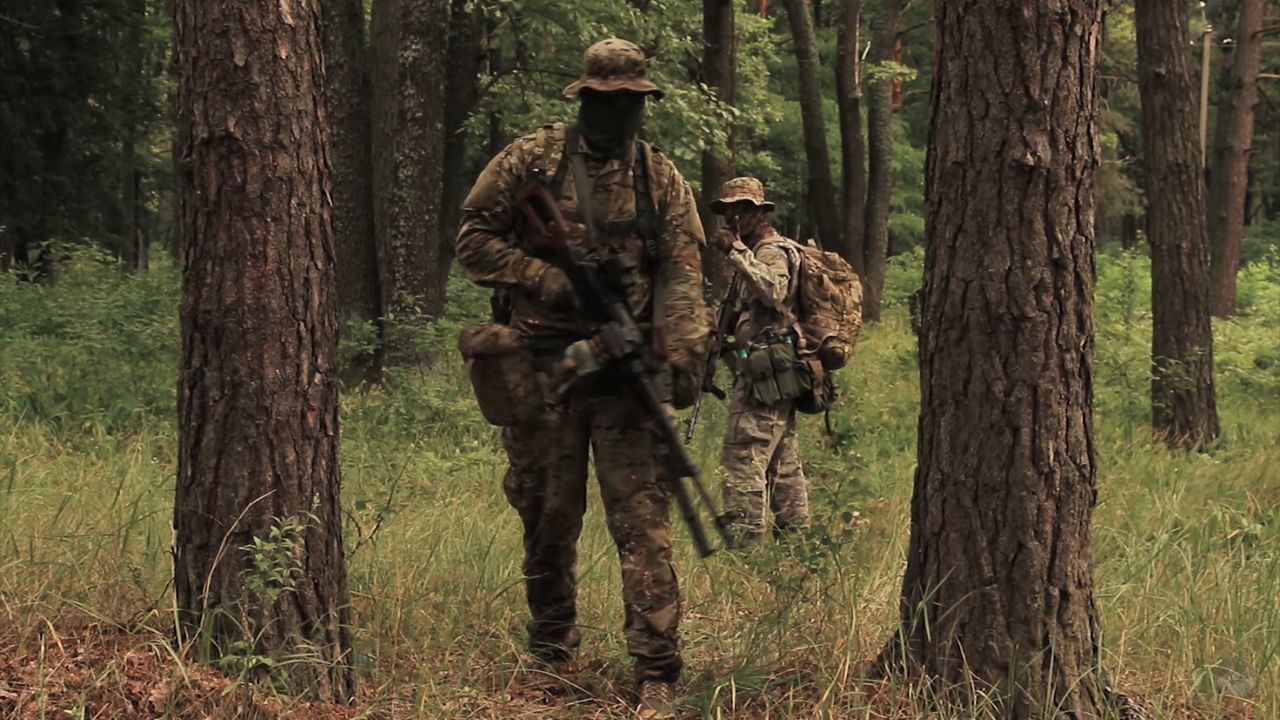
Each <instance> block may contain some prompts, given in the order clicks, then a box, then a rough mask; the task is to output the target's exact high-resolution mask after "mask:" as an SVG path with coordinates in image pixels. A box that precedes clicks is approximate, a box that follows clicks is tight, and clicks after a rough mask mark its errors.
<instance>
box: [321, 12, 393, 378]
mask: <svg viewBox="0 0 1280 720" xmlns="http://www.w3.org/2000/svg"><path fill="white" fill-rule="evenodd" d="M320 9H321V13H322V15H323V18H322V19H323V21H324V24H323V34H322V35H321V41H322V43H323V48H324V59H325V107H326V109H327V111H328V116H329V124H330V127H331V128H332V133H331V140H330V157H331V159H332V163H333V234H334V243H335V245H336V247H337V251H338V313H339V316H340V317H341V318H342V319H343V321H344V322H374V321H377V320H378V318H380V317H381V316H382V299H381V289H380V288H379V283H378V257H377V251H376V247H375V244H374V235H373V164H372V157H371V156H372V153H373V140H372V134H371V122H372V119H371V118H372V115H371V113H370V112H369V104H370V99H371V90H370V85H369V68H368V64H369V63H368V58H369V55H368V49H367V47H366V44H365V28H364V24H365V21H364V3H363V0H322V2H321V3H320ZM369 362H370V365H371V367H370V369H371V370H372V371H373V372H374V374H375V375H376V368H377V366H378V365H379V364H380V360H379V358H377V357H372V358H369Z"/></svg>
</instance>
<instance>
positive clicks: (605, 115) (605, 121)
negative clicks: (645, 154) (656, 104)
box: [578, 92, 644, 158]
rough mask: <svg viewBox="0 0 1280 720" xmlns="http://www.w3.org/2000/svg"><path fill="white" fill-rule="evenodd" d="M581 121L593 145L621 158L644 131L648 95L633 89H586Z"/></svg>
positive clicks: (580, 108) (584, 132)
mask: <svg viewBox="0 0 1280 720" xmlns="http://www.w3.org/2000/svg"><path fill="white" fill-rule="evenodd" d="M581 97H582V104H581V105H579V107H578V124H579V125H580V126H581V127H582V135H583V137H585V138H586V139H587V142H588V143H590V144H591V147H592V148H593V149H594V150H595V151H596V152H599V153H601V154H603V155H605V156H606V157H610V158H620V157H623V156H625V155H626V154H627V148H628V147H629V146H630V145H631V141H632V140H634V139H635V137H636V133H638V132H640V122H641V121H642V120H643V119H644V95H641V94H640V93H633V92H613V93H600V92H583V93H582V96H581Z"/></svg>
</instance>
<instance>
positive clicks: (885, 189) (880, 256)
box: [862, 0, 902, 322]
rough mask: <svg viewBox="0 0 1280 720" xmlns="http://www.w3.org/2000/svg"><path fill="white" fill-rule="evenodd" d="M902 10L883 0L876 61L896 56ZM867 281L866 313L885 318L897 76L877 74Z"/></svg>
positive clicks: (871, 105)
mask: <svg viewBox="0 0 1280 720" xmlns="http://www.w3.org/2000/svg"><path fill="white" fill-rule="evenodd" d="M901 15H902V1H901V0H884V2H883V5H882V6H881V8H880V16H879V17H878V18H877V20H876V29H875V37H874V38H873V39H872V41H871V43H872V57H873V58H874V59H875V61H876V62H877V63H883V62H888V61H891V60H893V52H894V45H895V43H896V42H897V38H898V23H899V20H900V19H901ZM867 85H868V91H867V146H868V154H867V157H868V159H869V161H870V162H869V166H870V169H869V171H868V173H867V222H866V260H865V261H864V265H865V267H866V282H865V283H863V286H862V319H863V320H864V321H866V322H876V321H878V320H879V319H880V304H881V297H882V296H883V295H884V274H885V262H886V259H887V258H888V256H889V207H890V201H891V200H892V198H893V82H892V81H891V80H889V79H888V78H884V77H881V78H877V79H875V80H872V81H870V82H868V83H867Z"/></svg>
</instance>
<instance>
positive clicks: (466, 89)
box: [434, 0, 485, 298]
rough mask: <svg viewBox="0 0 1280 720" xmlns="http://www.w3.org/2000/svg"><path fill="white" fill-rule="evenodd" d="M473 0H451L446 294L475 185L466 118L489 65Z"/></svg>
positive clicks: (441, 265) (442, 280)
mask: <svg viewBox="0 0 1280 720" xmlns="http://www.w3.org/2000/svg"><path fill="white" fill-rule="evenodd" d="M470 5H471V3H470V2H468V0H451V3H450V10H449V50H448V58H449V63H448V67H447V68H446V71H445V95H444V98H445V100H444V106H445V110H444V113H445V115H444V134H445V143H444V160H443V162H444V168H443V178H442V180H441V182H442V190H441V196H440V214H441V220H440V239H439V244H440V250H439V261H438V262H437V263H436V268H435V278H434V285H435V289H434V292H435V293H436V294H437V295H438V296H439V297H442V298H443V297H444V296H445V289H446V286H447V285H448V281H449V267H450V265H452V263H453V243H454V240H455V239H456V237H457V234H458V222H459V220H460V218H461V215H462V201H463V200H464V199H465V198H466V193H467V190H468V189H469V188H470V187H471V178H469V177H467V173H466V172H465V171H464V165H465V163H466V159H467V130H466V122H467V118H469V117H471V113H472V111H473V110H474V109H475V106H476V101H477V100H479V98H480V68H481V66H482V65H483V64H484V60H485V50H484V47H483V46H482V45H481V38H483V36H484V16H483V14H482V13H481V11H480V10H479V9H478V8H473V7H470Z"/></svg>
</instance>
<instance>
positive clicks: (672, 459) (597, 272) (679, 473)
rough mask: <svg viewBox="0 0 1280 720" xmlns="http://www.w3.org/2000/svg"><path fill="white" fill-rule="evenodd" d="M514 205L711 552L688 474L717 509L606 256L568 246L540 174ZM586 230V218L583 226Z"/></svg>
mask: <svg viewBox="0 0 1280 720" xmlns="http://www.w3.org/2000/svg"><path fill="white" fill-rule="evenodd" d="M516 203H517V207H518V208H519V210H520V213H521V217H522V219H523V221H524V225H525V228H524V232H523V234H522V237H523V239H524V241H525V242H526V243H527V244H528V245H529V247H530V249H531V250H533V251H534V252H535V253H536V254H537V255H539V256H540V257H544V258H546V259H548V260H549V261H551V262H552V263H553V264H555V265H556V266H558V267H559V268H560V269H561V270H563V271H564V272H565V274H566V275H568V277H569V282H570V284H571V285H572V286H573V290H574V293H575V294H576V295H577V299H578V306H579V308H581V311H582V312H584V313H586V314H587V315H588V317H589V319H590V320H592V321H593V322H595V323H597V324H598V325H599V326H600V333H599V334H598V335H597V336H596V337H594V338H592V339H591V340H590V341H588V342H589V344H590V346H591V347H592V349H593V350H594V352H595V354H596V355H597V356H602V357H601V360H602V363H601V364H602V365H607V366H608V367H611V368H619V369H621V370H622V372H623V374H624V375H625V377H626V378H627V379H628V380H630V381H631V382H630V383H629V384H630V385H631V387H632V388H633V389H634V391H635V392H636V394H637V395H638V396H639V400H640V403H641V405H642V406H643V408H644V410H645V412H646V413H647V414H648V415H649V418H650V419H651V420H652V421H653V424H654V425H655V426H656V428H657V430H658V439H659V442H660V443H661V445H662V448H663V449H664V450H665V451H666V452H665V453H663V458H664V464H665V470H666V472H667V474H668V475H669V476H670V480H671V493H672V495H674V496H675V500H676V505H677V506H678V507H679V508H680V515H681V516H682V517H683V519H684V523H685V525H686V526H688V528H689V534H690V535H691V536H692V537H693V544H694V547H695V548H696V549H697V551H698V555H699V556H701V557H707V556H708V555H710V554H711V553H713V552H714V550H713V549H712V547H711V544H710V543H709V542H708V541H707V535H706V532H705V531H704V530H703V528H702V523H701V521H700V520H699V519H698V513H697V511H696V510H695V509H694V506H693V500H692V498H690V497H689V493H688V491H687V490H686V489H685V487H684V484H683V483H682V482H681V481H682V480H683V479H684V478H688V479H689V482H690V484H692V485H693V487H694V489H695V490H697V492H698V496H699V497H700V498H701V500H702V502H703V503H704V504H705V505H706V506H707V507H708V508H710V509H711V512H712V513H713V514H714V513H715V503H714V502H713V501H712V500H711V496H710V495H709V494H708V493H707V489H706V488H705V487H704V486H703V484H702V482H701V480H699V478H698V469H697V467H695V466H694V464H693V461H692V460H690V459H689V456H688V454H686V453H685V451H684V447H683V446H682V445H681V444H680V440H679V437H678V434H677V432H676V429H675V426H674V425H672V424H671V419H670V417H669V416H668V415H667V412H666V409H665V408H664V407H663V405H662V401H661V400H660V399H659V397H658V392H657V389H656V388H654V385H653V380H652V378H651V377H650V372H649V370H648V369H647V368H646V359H647V358H646V356H645V350H646V346H645V343H644V334H643V332H641V330H640V327H639V326H638V325H637V324H636V321H635V317H634V316H633V315H632V312H631V307H630V303H629V302H628V300H627V297H626V296H625V295H624V294H623V293H621V292H619V291H618V290H617V286H618V284H619V278H617V277H613V276H615V275H616V268H615V267H614V266H611V264H610V263H609V262H608V261H607V260H606V261H605V262H600V261H598V260H596V259H594V258H591V257H589V256H588V255H587V254H586V253H585V252H583V250H582V249H581V248H577V247H574V246H572V245H570V244H569V243H568V242H567V240H566V238H567V236H568V235H567V231H568V223H567V222H566V221H565V219H564V216H563V215H562V214H561V212H560V206H559V204H558V203H556V201H555V198H554V197H553V196H552V195H551V192H550V190H548V188H547V186H546V184H545V183H544V182H542V181H541V180H540V179H539V178H538V177H536V176H535V177H533V178H530V179H529V180H527V181H526V182H525V183H524V184H523V185H521V186H520V188H519V189H518V190H517V192H516ZM587 227H588V231H589V232H590V227H591V225H590V222H588V224H587ZM716 530H717V531H718V532H719V533H720V537H721V539H722V540H724V541H725V543H726V544H727V543H728V542H729V537H728V534H727V531H726V529H725V527H724V523H723V520H722V519H721V518H720V517H719V516H718V514H717V517H716Z"/></svg>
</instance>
